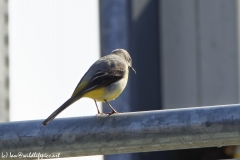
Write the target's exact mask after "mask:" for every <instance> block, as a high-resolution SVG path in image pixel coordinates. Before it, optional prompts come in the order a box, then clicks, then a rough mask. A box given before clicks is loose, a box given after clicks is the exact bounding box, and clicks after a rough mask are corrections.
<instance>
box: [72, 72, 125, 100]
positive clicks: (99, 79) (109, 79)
mask: <svg viewBox="0 0 240 160" xmlns="http://www.w3.org/2000/svg"><path fill="white" fill-rule="evenodd" d="M124 75H125V70H123V69H120V68H119V69H107V70H99V71H97V72H96V73H95V74H94V75H93V76H92V78H91V79H90V80H89V81H88V82H81V83H80V82H79V83H80V84H79V85H78V86H77V87H76V89H75V90H74V92H73V94H72V97H75V96H78V95H79V96H80V95H82V94H84V93H86V92H88V91H91V90H93V89H96V88H100V87H104V86H107V85H108V84H111V83H114V82H116V81H118V80H120V79H122V78H123V77H124ZM84 83H85V84H84Z"/></svg>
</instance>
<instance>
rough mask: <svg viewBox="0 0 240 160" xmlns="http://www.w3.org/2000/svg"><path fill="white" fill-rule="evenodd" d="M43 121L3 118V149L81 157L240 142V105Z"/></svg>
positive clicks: (0, 136)
mask: <svg viewBox="0 0 240 160" xmlns="http://www.w3.org/2000/svg"><path fill="white" fill-rule="evenodd" d="M41 122H42V120H34V121H20V122H9V123H0V151H1V152H2V153H9V152H11V153H12V154H17V153H18V152H22V153H29V152H32V153H33V152H40V153H45V154H51V153H60V154H61V155H60V157H76V156H86V155H102V154H117V153H131V152H147V151H162V150H176V149H186V148H201V147H214V146H215V147H221V146H226V145H239V144H240V105H238V104H237V105H223V106H211V107H196V108H185V109H172V110H161V111H158V110H157V111H145V112H129V113H119V114H115V115H111V116H107V115H100V116H86V117H76V118H59V119H55V120H53V121H52V122H51V123H50V124H49V125H47V126H46V127H42V126H41ZM1 152H0V154H1Z"/></svg>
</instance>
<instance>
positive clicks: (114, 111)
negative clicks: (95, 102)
mask: <svg viewBox="0 0 240 160" xmlns="http://www.w3.org/2000/svg"><path fill="white" fill-rule="evenodd" d="M104 101H105V102H106V103H107V104H108V106H109V107H110V108H111V109H112V112H111V113H109V115H111V114H114V113H118V112H117V111H116V110H115V109H114V108H113V107H112V106H111V104H109V103H108V101H107V100H106V99H104Z"/></svg>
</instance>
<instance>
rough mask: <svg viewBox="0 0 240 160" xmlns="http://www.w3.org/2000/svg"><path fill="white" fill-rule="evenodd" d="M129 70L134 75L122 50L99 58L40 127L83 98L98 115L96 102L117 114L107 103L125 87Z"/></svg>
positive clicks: (130, 60)
mask: <svg viewBox="0 0 240 160" xmlns="http://www.w3.org/2000/svg"><path fill="white" fill-rule="evenodd" d="M129 69H132V70H133V71H134V72H135V73H136V71H135V70H134V69H133V67H132V59H131V57H130V55H129V53H128V52H127V51H126V50H124V49H116V50H113V51H112V53H111V54H109V55H106V56H104V57H102V58H100V59H99V60H97V61H96V62H95V63H94V64H93V65H92V66H91V67H90V68H89V69H88V71H87V72H86V73H85V75H84V76H83V77H82V79H81V80H80V82H79V83H78V85H77V87H76V88H75V90H74V92H73V94H72V96H71V97H70V98H69V99H68V100H67V101H66V102H65V103H63V104H62V105H61V106H60V107H59V108H58V109H57V110H56V111H54V112H53V113H52V114H51V115H50V116H49V117H48V118H47V119H46V120H44V121H43V122H42V125H43V126H45V125H47V124H48V123H49V122H51V121H52V120H53V119H54V118H55V117H56V116H57V115H58V114H59V113H61V112H62V111H63V110H64V109H66V108H67V107H68V106H70V105H71V104H72V103H74V102H75V101H77V100H79V99H80V98H83V97H87V98H91V99H93V100H94V102H95V104H96V107H97V112H98V114H100V111H99V109H98V106H97V102H96V101H100V102H106V103H107V104H108V106H109V107H110V108H111V109H112V112H111V113H109V115H111V114H114V113H117V111H116V110H115V109H114V108H113V107H112V106H111V105H110V104H109V103H108V101H111V100H114V99H115V98H117V97H118V96H119V95H120V94H121V93H122V91H123V90H124V88H125V87H126V85H127V81H128V71H129Z"/></svg>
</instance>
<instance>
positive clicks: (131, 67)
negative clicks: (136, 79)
mask: <svg viewBox="0 0 240 160" xmlns="http://www.w3.org/2000/svg"><path fill="white" fill-rule="evenodd" d="M129 68H130V69H131V70H132V71H133V72H134V73H135V74H136V73H137V72H136V71H135V69H134V68H133V67H132V66H129Z"/></svg>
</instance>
